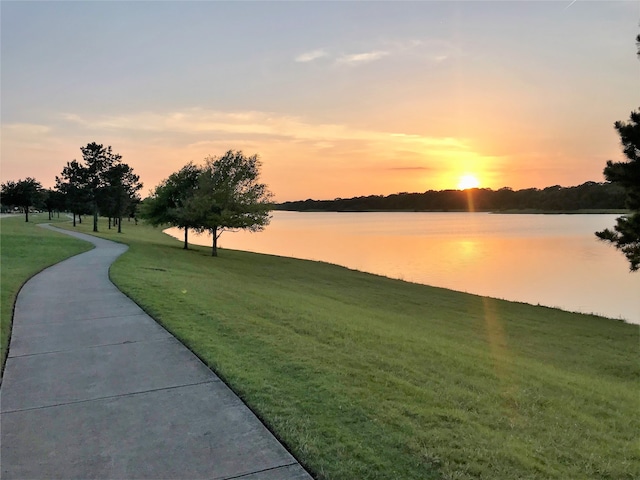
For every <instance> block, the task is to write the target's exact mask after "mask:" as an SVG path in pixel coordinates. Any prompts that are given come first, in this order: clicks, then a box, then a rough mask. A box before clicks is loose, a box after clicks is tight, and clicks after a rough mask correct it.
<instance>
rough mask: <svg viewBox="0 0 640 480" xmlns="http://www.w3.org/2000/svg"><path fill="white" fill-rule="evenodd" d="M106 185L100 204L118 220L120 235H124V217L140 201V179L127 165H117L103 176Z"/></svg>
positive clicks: (101, 193)
mask: <svg viewBox="0 0 640 480" xmlns="http://www.w3.org/2000/svg"><path fill="white" fill-rule="evenodd" d="M103 182H104V185H103V187H102V189H101V191H100V194H99V203H101V204H102V206H103V207H104V211H105V212H106V213H107V214H108V215H109V218H113V219H114V220H117V223H118V233H122V216H123V214H124V213H125V212H127V211H128V209H129V206H130V205H131V204H132V203H134V202H136V201H138V200H140V197H139V196H138V191H140V189H142V183H140V177H139V176H138V175H136V174H135V173H133V169H132V168H131V167H130V166H129V165H127V164H126V163H117V164H114V165H113V166H111V167H110V168H109V169H107V170H106V171H105V172H104V174H103Z"/></svg>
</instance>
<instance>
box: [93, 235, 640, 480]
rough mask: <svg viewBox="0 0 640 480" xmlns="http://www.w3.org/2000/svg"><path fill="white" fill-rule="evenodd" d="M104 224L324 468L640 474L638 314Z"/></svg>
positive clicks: (165, 319) (265, 409)
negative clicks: (604, 313)
mask: <svg viewBox="0 0 640 480" xmlns="http://www.w3.org/2000/svg"><path fill="white" fill-rule="evenodd" d="M81 228H82V229H83V230H84V231H86V232H87V233H90V232H88V226H84V227H81ZM101 229H102V232H101V233H100V236H102V237H104V238H109V239H113V240H118V241H122V242H125V243H127V244H128V245H129V246H130V248H129V250H128V251H127V253H125V254H124V255H123V256H122V257H120V258H119V259H118V260H117V261H116V263H115V264H114V265H113V266H112V269H111V276H112V279H113V281H114V282H115V283H116V284H117V285H118V286H119V287H120V288H121V289H122V290H123V291H124V292H125V293H126V294H127V295H129V296H130V297H131V298H133V299H134V300H135V301H136V302H137V303H138V304H140V305H141V306H142V307H143V308H144V309H145V310H146V311H147V312H149V313H150V314H151V315H152V316H153V317H154V318H156V319H157V320H158V321H159V322H160V323H161V324H162V325H164V326H165V327H166V328H167V329H168V330H169V331H170V332H172V333H173V334H174V335H175V336H176V337H177V338H179V339H180V340H181V341H182V342H183V343H184V344H185V345H187V346H188V347H189V348H190V349H191V350H192V351H194V352H196V354H197V355H198V356H199V357H200V358H201V359H203V361H204V362H205V363H207V365H209V366H210V367H211V368H212V369H213V370H214V371H216V373H218V374H219V375H220V376H221V378H223V380H225V381H226V382H227V383H228V384H229V385H230V386H231V387H232V388H233V389H234V391H235V392H236V393H238V394H239V395H240V396H241V398H242V399H243V400H244V401H245V402H246V403H247V404H248V405H249V406H250V407H251V408H252V409H253V410H254V411H255V412H256V413H257V414H258V415H259V416H260V418H261V419H262V420H263V421H264V422H265V423H266V424H267V426H268V427H269V428H270V429H271V430H272V431H273V432H274V433H275V434H276V435H277V436H278V438H279V439H280V440H281V441H283V443H284V444H285V445H286V446H287V447H288V448H289V449H290V451H292V453H293V454H294V455H295V456H296V457H297V458H298V459H299V460H300V461H301V463H302V464H303V465H304V466H305V467H306V468H307V469H308V470H309V471H310V472H311V473H312V474H313V475H314V476H315V477H316V478H318V479H347V478H353V479H390V478H393V479H395V478H399V479H400V478H401V479H418V478H419V479H427V478H434V479H435V478H446V479H472V478H490V479H495V478H505V479H512V478H531V479H550V478H558V479H566V478H615V479H624V478H628V479H632V478H639V477H640V458H639V453H638V452H639V449H638V447H639V443H638V435H637V432H638V431H639V430H640V425H639V422H638V407H639V406H640V405H639V398H638V387H639V379H640V368H639V367H640V365H638V355H637V354H638V338H639V337H638V334H639V328H638V326H637V325H630V324H625V323H623V322H621V321H616V320H609V319H605V318H601V317H597V316H592V315H583V314H575V313H568V312H563V311H560V310H556V309H551V308H546V307H537V306H531V305H525V304H519V303H512V302H507V301H500V300H494V299H490V298H485V297H479V296H475V295H469V294H464V293H459V292H452V291H449V290H445V289H439V288H432V287H427V286H424V285H417V284H410V283H406V282H402V281H399V280H392V279H388V278H384V277H379V276H375V275H370V274H365V273H361V272H356V271H351V270H348V269H345V268H342V267H338V266H335V265H329V264H325V263H319V262H310V261H305V260H295V259H290V258H284V257H275V256H270V255H259V254H252V253H247V252H239V251H233V250H221V252H220V256H219V257H218V258H212V257H210V255H209V249H208V248H206V247H193V249H192V250H190V251H183V250H182V249H181V244H180V242H179V241H178V240H175V239H172V238H170V237H169V236H167V235H164V234H162V233H161V232H160V230H157V229H152V228H150V227H147V226H145V225H138V226H134V225H133V224H125V225H124V226H123V230H124V233H123V234H122V235H118V234H117V233H115V231H114V230H112V231H108V230H107V229H106V225H101Z"/></svg>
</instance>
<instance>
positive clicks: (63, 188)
mask: <svg viewBox="0 0 640 480" xmlns="http://www.w3.org/2000/svg"><path fill="white" fill-rule="evenodd" d="M80 150H81V151H82V159H83V163H80V162H78V161H77V160H73V161H71V162H67V165H66V166H65V167H64V168H63V169H62V174H61V176H60V177H56V189H57V190H58V191H60V192H62V193H63V194H64V195H65V198H66V204H67V208H69V209H70V210H71V211H72V213H73V224H74V226H75V216H76V214H82V213H86V212H87V211H90V212H91V213H93V231H94V232H97V231H98V213H99V212H100V213H102V214H104V215H108V216H109V218H110V219H111V218H116V219H118V220H121V219H122V215H123V213H124V212H126V211H128V209H129V207H130V206H131V204H132V203H135V202H137V201H138V200H139V196H138V193H137V192H138V191H139V190H140V189H141V188H142V184H141V183H140V177H138V175H136V174H135V173H133V169H132V168H131V167H130V166H129V165H127V164H126V163H122V156H121V155H119V154H117V153H114V152H113V151H112V150H111V147H110V146H108V147H105V146H103V145H100V144H97V143H95V142H92V143H89V144H87V145H86V146H84V147H81V148H80ZM121 225H122V222H121V221H118V232H120V231H121V228H122V227H121Z"/></svg>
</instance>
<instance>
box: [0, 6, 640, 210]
mask: <svg viewBox="0 0 640 480" xmlns="http://www.w3.org/2000/svg"><path fill="white" fill-rule="evenodd" d="M639 21H640V2H639V1H637V0H635V1H614V0H607V1H586V0H577V1H572V0H567V1H531V2H525V1H495V2H485V1H467V2H457V1H440V2H434V1H416V2H404V1H393V2H371V1H359V2H340V1H335V2H332V1H318V2H302V1H295V2H271V1H260V2H207V1H197V2H186V1H180V2H178V1H164V2H153V1H138V2H126V1H109V2H97V1H76V2H55V1H46V2H23V1H17V2H12V1H6V0H3V1H2V2H0V22H1V25H0V27H1V30H0V32H1V33H0V36H1V37H0V42H1V46H0V48H1V50H0V69H1V70H0V81H1V83H0V102H1V103H0V123H1V143H0V153H1V157H2V158H1V163H0V179H1V180H2V181H3V182H5V181H7V180H18V179H20V178H25V177H27V176H31V177H35V178H36V179H37V180H38V181H40V182H41V183H42V184H43V186H45V187H52V186H53V185H54V184H55V176H56V175H59V174H60V172H61V171H62V168H63V167H64V166H65V164H66V162H69V161H71V160H74V159H78V160H80V159H81V152H80V147H81V146H84V145H86V144H87V143H90V142H97V143H100V144H104V145H110V146H112V148H113V150H114V152H117V153H119V154H121V155H122V157H123V161H124V162H126V163H128V164H129V165H130V166H131V167H133V169H134V171H135V172H136V173H137V174H138V175H140V177H141V180H142V181H143V182H144V188H143V190H142V192H143V196H146V195H147V194H148V193H149V192H150V191H151V190H152V189H153V187H155V186H156V185H157V184H158V183H159V182H160V181H162V180H163V179H164V178H166V177H168V176H169V175H170V174H171V173H173V172H175V171H177V170H179V169H180V168H181V167H182V166H183V165H185V164H186V163H188V162H194V163H196V164H200V163H203V162H204V159H205V158H206V157H207V156H221V155H223V154H224V153H225V152H226V151H228V150H242V151H243V152H244V153H245V154H247V155H253V154H258V155H259V157H260V159H261V161H262V177H261V180H262V181H264V182H265V183H267V184H268V185H269V187H270V189H271V191H272V192H273V193H274V195H275V200H276V201H287V200H299V199H306V198H314V199H333V198H339V197H342V198H347V197H353V196H359V195H370V194H375V195H388V194H392V193H398V192H423V191H426V190H441V189H448V188H458V187H459V186H460V179H461V178H462V177H465V176H466V178H467V180H468V179H469V178H472V179H476V180H477V182H478V185H479V186H480V187H485V188H493V189H498V188H502V187H505V186H507V187H511V188H513V189H521V188H532V187H535V188H544V187H547V186H551V185H562V186H573V185H579V184H581V183H584V182H586V181H597V182H601V181H604V177H603V174H602V170H603V168H604V166H605V163H606V161H607V160H609V159H611V160H614V161H620V160H622V159H623V156H622V153H621V148H620V143H619V137H618V136H617V133H616V131H615V129H614V128H613V123H614V122H615V121H616V120H627V119H628V118H629V114H630V112H631V111H632V110H635V109H638V108H639V107H640V61H638V58H637V56H636V45H635V37H636V36H637V35H638V33H639V32H640V27H639Z"/></svg>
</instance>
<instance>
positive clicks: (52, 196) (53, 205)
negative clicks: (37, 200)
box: [42, 188, 65, 220]
mask: <svg viewBox="0 0 640 480" xmlns="http://www.w3.org/2000/svg"><path fill="white" fill-rule="evenodd" d="M42 203H43V204H44V207H45V208H46V209H47V212H48V213H49V220H51V218H52V213H53V212H54V211H57V212H58V218H60V210H63V209H64V206H65V198H64V194H63V193H62V192H60V191H58V190H53V189H51V188H49V189H47V190H46V191H44V194H43V201H42Z"/></svg>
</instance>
